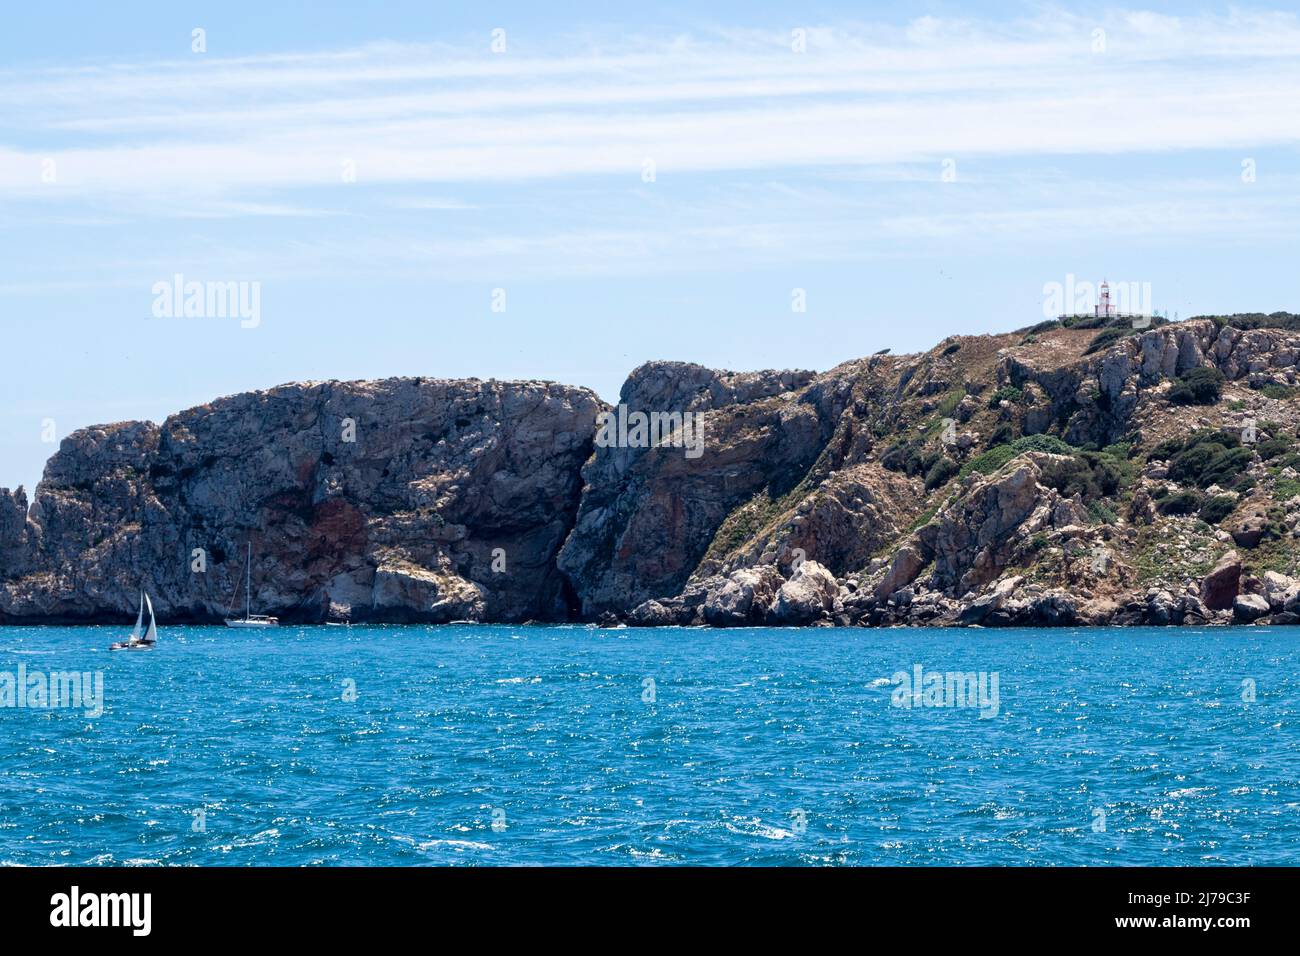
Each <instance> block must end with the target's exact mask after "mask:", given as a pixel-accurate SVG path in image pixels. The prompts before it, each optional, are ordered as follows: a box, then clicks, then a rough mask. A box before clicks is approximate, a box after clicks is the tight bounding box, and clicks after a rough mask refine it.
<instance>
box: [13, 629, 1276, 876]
mask: <svg viewBox="0 0 1300 956" xmlns="http://www.w3.org/2000/svg"><path fill="white" fill-rule="evenodd" d="M125 630H126V628H125V627H123V628H102V627H101V628H84V627H45V628H13V627H7V628H0V684H2V683H3V673H7V674H10V675H13V676H12V677H11V685H12V682H13V681H14V680H16V679H17V675H18V673H19V668H20V665H21V666H22V670H23V672H24V674H25V680H27V681H31V680H33V677H32V675H33V674H36V675H45V676H46V677H47V678H48V675H50V674H53V673H55V672H71V671H76V672H88V673H90V674H92V675H93V674H94V673H95V672H100V673H102V676H103V701H102V706H103V713H102V714H101V715H99V716H88V715H87V713H86V710H85V709H84V708H75V709H73V708H60V709H50V708H40V707H21V708H20V707H16V706H5V707H0V862H3V863H6V864H144V865H147V864H159V863H164V864H205V865H206V864H218V865H248V864H254V865H256V864H281V865H298V864H402V865H406V864H413V865H420V864H474V865H503V864H513V865H521V864H522V865H534V864H761V865H767V864H809V865H820V864H855V865H874V864H918V865H938V864H1012V865H1020V864H1036V865H1037V864H1059V865H1065V864H1155V865H1161V864H1192V865H1196V864H1206V865H1211V864H1290V863H1293V862H1296V859H1297V852H1298V851H1297V847H1300V653H1298V652H1297V648H1298V647H1300V631H1297V630H1295V629H1288V628H1262V627H1260V628H1235V629H1228V628H1219V629H1207V630H1176V629H1168V630H1161V629H1127V630H1055V631H1045V630H1039V631H1027V630H1005V631H993V630H987V631H974V630H965V631H939V630H924V629H919V630H918V629H911V630H908V629H898V630H826V629H814V630H773V629H752V630H730V631H719V630H703V629H656V630H635V629H619V630H601V629H596V628H589V627H581V626H571V627H569V626H557V627H541V626H529V627H500V626H472V625H452V626H445V627H282V628H279V629H276V630H267V631H238V630H231V629H226V628H216V627H165V626H164V628H163V629H162V633H161V643H160V645H159V646H158V648H157V649H156V650H155V651H152V652H148V653H110V652H109V651H108V650H107V648H108V644H109V643H110V641H112V640H115V639H118V638H119V637H121V636H122V633H123V632H125ZM917 665H920V666H921V667H922V668H923V672H924V673H932V672H949V671H951V672H973V673H976V674H978V673H981V672H982V673H983V674H984V675H985V678H986V683H985V687H986V689H991V687H992V683H991V680H988V679H989V678H992V677H993V676H994V675H996V677H997V688H998V699H997V707H996V715H993V714H992V710H993V709H994V708H992V707H989V706H985V707H984V708H983V710H981V709H980V708H978V707H962V706H933V707H931V706H912V707H903V706H897V705H896V702H895V698H896V697H898V698H900V699H901V698H902V697H903V696H904V695H903V694H902V693H901V692H899V693H898V694H896V693H895V692H896V688H897V684H896V683H895V682H894V680H893V677H894V675H895V674H897V673H899V672H903V673H906V674H908V675H909V677H910V676H911V675H912V674H914V673H915V671H914V668H915V667H916V666H917ZM36 680H37V681H38V682H39V680H40V677H39V676H38V677H37V678H36ZM91 683H92V685H93V679H92V681H91ZM1252 698H1253V699H1252ZM30 699H31V698H26V699H25V702H26V701H27V700H30ZM908 700H909V702H915V701H916V700H917V698H912V697H910V696H908ZM936 701H938V699H937V698H936ZM938 702H940V703H942V702H944V701H938ZM948 702H949V703H952V701H948ZM958 702H960V701H958ZM968 702H969V701H968ZM6 703H16V698H15V695H14V694H10V695H9V697H8V699H7V701H6ZM984 703H985V704H986V705H987V704H989V701H988V700H987V699H985V701H984Z"/></svg>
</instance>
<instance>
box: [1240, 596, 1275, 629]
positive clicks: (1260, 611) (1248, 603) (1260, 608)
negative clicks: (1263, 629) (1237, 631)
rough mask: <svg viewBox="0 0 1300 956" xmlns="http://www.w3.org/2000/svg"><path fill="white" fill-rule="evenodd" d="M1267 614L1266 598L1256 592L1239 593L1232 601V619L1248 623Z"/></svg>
mask: <svg viewBox="0 0 1300 956" xmlns="http://www.w3.org/2000/svg"><path fill="white" fill-rule="evenodd" d="M1266 614H1268V600H1267V599H1266V598H1264V597H1262V596H1261V595H1258V594H1239V595H1237V596H1236V597H1235V598H1234V599H1233V601H1232V619H1233V620H1234V621H1236V622H1237V623H1238V624H1249V623H1251V622H1252V621H1256V620H1258V619H1259V618H1261V617H1264V616H1265V615H1266Z"/></svg>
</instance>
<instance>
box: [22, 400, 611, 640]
mask: <svg viewBox="0 0 1300 956" xmlns="http://www.w3.org/2000/svg"><path fill="white" fill-rule="evenodd" d="M603 407H604V406H603V405H602V404H601V403H600V401H599V400H598V399H597V398H596V397H595V396H594V395H593V394H592V393H591V392H590V391H588V390H586V389H580V388H569V387H564V386H558V385H553V384H548V383H542V382H512V383H501V382H480V381H477V380H469V381H461V382H446V381H435V380H431V379H388V380H384V381H378V382H326V383H306V384H295V385H286V386H282V387H280V388H274V389H270V390H268V391H263V392H250V393H246V394H242V395H236V396H232V397H230V398H224V399H220V400H218V401H215V402H212V403H210V404H208V405H203V406H200V407H198V408H193V409H190V410H188V411H185V412H181V413H180V414H177V415H174V416H172V417H171V418H169V419H168V420H167V421H166V422H164V423H163V424H162V426H161V427H159V426H156V425H153V424H151V423H147V422H128V423H123V424H117V425H107V426H100V427H96V428H89V429H83V430H82V431H79V432H76V433H74V434H72V435H70V436H68V437H67V438H65V439H64V440H63V443H62V445H61V447H60V449H59V451H58V453H56V454H55V455H54V457H53V458H51V459H50V461H49V463H48V465H47V466H46V470H45V475H44V478H43V479H42V481H41V483H40V486H39V487H38V489H37V492H36V497H35V502H34V505H33V507H32V509H31V513H30V515H29V516H28V519H27V522H26V527H25V528H24V529H23V532H22V533H21V534H20V533H18V532H17V531H16V530H15V528H14V524H15V522H16V520H17V519H16V515H15V510H16V506H15V501H16V499H15V498H14V497H13V496H8V495H7V494H6V495H5V496H3V497H0V568H2V569H3V570H0V582H2V583H0V620H6V621H8V620H16V621H21V620H24V619H33V618H37V619H62V620H111V619H113V618H114V616H116V617H118V618H119V619H120V618H122V617H125V616H129V615H131V614H134V611H135V606H136V601H137V594H138V589H139V588H140V587H142V586H143V587H144V588H146V589H147V590H148V591H149V593H150V594H151V596H152V597H153V601H154V605H155V607H157V609H158V611H159V614H160V615H161V616H164V617H166V618H167V619H169V620H173V621H176V620H184V619H191V620H214V619H219V618H221V617H223V616H225V615H227V614H229V613H230V611H231V609H232V603H238V604H239V605H240V606H241V607H240V609H241V610H242V604H243V597H242V594H241V595H240V596H239V598H238V600H237V601H235V602H232V597H234V595H235V588H236V586H237V585H241V586H242V581H243V577H244V557H245V553H246V547H247V545H248V543H250V542H251V544H252V551H253V566H252V578H253V595H252V598H253V601H252V603H253V606H254V609H255V610H256V611H258V612H261V613H270V614H278V615H280V616H282V617H286V618H288V619H291V620H293V619H297V620H308V621H314V620H322V619H323V618H324V617H325V616H326V615H327V614H332V615H334V616H341V615H342V614H344V613H346V614H347V615H348V616H349V617H350V618H351V619H352V620H354V621H364V620H386V621H434V622H436V621H446V620H453V619H457V618H482V617H486V618H491V619H494V620H523V619H527V618H540V619H563V618H564V617H566V616H567V614H568V612H569V608H568V604H567V602H566V600H565V597H564V595H565V591H564V584H563V579H562V578H561V576H560V575H559V573H558V571H557V570H556V568H555V555H556V553H557V552H558V551H559V548H560V546H561V544H562V543H563V541H564V538H565V536H566V535H567V533H568V531H569V528H570V527H571V525H572V521H573V516H574V514H575V513H576V511H577V507H578V498H579V495H580V493H581V485H580V480H579V468H580V467H581V464H582V462H583V461H584V460H585V459H586V458H587V457H588V456H589V455H590V452H591V442H592V425H593V423H594V421H595V417H596V414H597V413H598V412H599V411H600V410H601V409H602V408H603ZM24 541H26V542H39V548H37V549H36V551H35V554H32V553H31V550H30V549H29V550H28V551H26V552H24V548H27V547H28V545H27V544H25V543H24ZM23 554H26V557H25V558H24V557H22V555H23ZM15 555H19V557H18V558H15ZM331 608H333V610H331Z"/></svg>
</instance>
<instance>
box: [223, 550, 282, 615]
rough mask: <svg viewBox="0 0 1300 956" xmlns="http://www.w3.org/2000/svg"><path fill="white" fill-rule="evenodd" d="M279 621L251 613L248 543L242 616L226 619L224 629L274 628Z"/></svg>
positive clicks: (250, 566)
mask: <svg viewBox="0 0 1300 956" xmlns="http://www.w3.org/2000/svg"><path fill="white" fill-rule="evenodd" d="M279 623H280V619H279V618H276V617H271V616H270V615H269V614H254V613H253V542H251V541H250V542H248V559H247V561H246V562H245V565H244V616H243V617H242V618H238V617H237V618H226V627H276V626H278V625H279Z"/></svg>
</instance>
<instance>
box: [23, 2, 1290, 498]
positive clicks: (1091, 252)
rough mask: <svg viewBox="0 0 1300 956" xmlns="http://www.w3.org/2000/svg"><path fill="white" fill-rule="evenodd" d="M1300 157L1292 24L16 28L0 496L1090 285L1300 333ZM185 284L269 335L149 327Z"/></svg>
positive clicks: (907, 346)
mask: <svg viewBox="0 0 1300 956" xmlns="http://www.w3.org/2000/svg"><path fill="white" fill-rule="evenodd" d="M783 6H784V7H785V9H782V7H783ZM794 11H797V13H796V12H794ZM196 28H202V29H203V30H204V31H205V34H204V39H205V45H206V50H205V51H203V52H194V50H193V48H192V47H193V39H192V36H193V33H192V31H193V30H194V29H196ZM494 30H503V31H504V49H499V50H498V51H494V50H493V48H492V44H493V31H494ZM796 31H802V32H796ZM497 36H498V39H499V38H500V36H501V35H500V34H498V35H497ZM498 47H500V43H499V42H498ZM1298 141H1300V20H1297V17H1296V16H1295V15H1294V14H1293V13H1290V12H1286V11H1284V10H1281V9H1279V8H1278V7H1274V6H1269V5H1263V6H1234V7H1227V6H1215V5H1182V4H1160V5H1158V6H1157V5H1154V4H1152V5H1147V6H1136V7H1113V6H1106V5H1086V6H1080V5H1070V4H1066V5H1055V4H1053V5H1046V4H977V5H971V4H934V5H925V4H916V3H909V4H863V3H854V4H847V3H845V4H837V3H829V4H828V3H821V4H812V5H806V4H801V5H798V6H794V5H789V4H785V5H777V4H764V3H757V4H755V3H743V4H742V3H733V4H714V5H710V6H709V7H708V8H707V9H705V8H703V7H702V5H700V4H697V3H693V4H676V5H675V4H672V3H668V4H655V5H654V7H653V9H652V8H651V7H649V6H647V5H626V6H625V8H624V9H622V10H620V9H618V8H617V7H614V6H611V5H608V4H580V5H574V4H568V5H548V6H545V7H544V8H543V6H542V5H536V4H518V5H514V4H501V5H494V6H485V5H474V6H473V7H472V8H471V7H470V6H469V5H465V6H460V7H457V6H453V5H450V4H447V5H442V4H430V3H427V2H424V3H392V4H385V5H383V9H382V10H373V9H368V8H365V7H364V5H357V4H351V3H349V4H334V3H314V2H313V3H306V2H303V3H287V4H274V5H272V4H250V3H241V2H226V3H221V4H212V5H187V6H186V7H185V8H184V9H180V5H176V4H172V3H134V4H132V3H127V4H123V5H120V6H117V5H115V6H114V7H113V8H112V9H110V8H108V7H107V6H106V5H99V4H59V5H52V4H46V5H24V6H23V8H22V9H10V10H7V11H6V28H5V30H4V31H3V32H2V33H0V253H2V254H0V307H2V308H0V323H2V325H0V332H2V333H3V343H4V344H3V346H2V347H0V356H3V359H2V361H3V365H4V374H3V377H2V378H0V486H10V487H12V486H14V485H17V484H24V485H26V486H27V487H28V489H29V490H30V489H31V488H32V486H33V485H34V484H35V481H36V480H37V479H38V478H39V476H40V472H41V469H42V467H43V465H44V461H45V459H46V458H47V457H48V456H49V454H50V453H51V452H52V451H53V450H54V448H55V445H54V444H51V443H49V442H46V441H43V440H42V439H43V438H45V437H49V434H50V432H51V431H53V432H54V437H55V439H56V440H57V439H60V438H62V437H63V436H64V435H66V434H67V433H68V432H70V431H72V430H74V429H76V428H79V427H83V426H85V425H88V424H94V423H99V422H107V421H119V420H123V419H131V418H150V419H153V420H155V421H161V420H162V419H163V418H164V417H165V416H166V415H167V414H169V413H171V412H174V411H177V410H179V409H182V408H185V407H188V406H191V405H195V404H199V403H201V402H204V401H207V400H209V399H211V398H214V397H216V396H219V395H225V394H230V393H233V392H237V391H242V390H245V389H251V388H263V387H269V386H272V385H275V384H279V383H282V382H286V381H294V380H303V379H327V378H345V379H347V378H374V377H384V376H390V375H427V376H436V377H461V376H479V377H482V378H488V377H496V378H548V379H557V380H561V381H565V382H572V383H576V384H583V385H589V386H591V387H592V388H594V389H596V390H597V391H598V392H599V393H600V394H601V395H603V396H604V397H605V398H607V399H612V398H614V397H615V396H616V395H617V392H618V388H619V386H620V384H621V383H622V381H623V379H624V377H625V376H626V374H627V373H628V372H629V371H630V370H631V369H632V368H634V367H635V366H636V365H638V364H639V363H641V362H642V361H645V360H647V359H652V358H673V359H683V360H691V361H697V362H701V363H704V364H707V365H711V366H715V367H726V368H738V369H749V368H771V367H791V366H795V367H803V368H815V369H824V368H828V367H830V366H832V365H834V364H836V363H838V362H841V361H844V360H847V359H851V358H855V357H859V356H862V355H865V354H868V353H870V352H874V351H876V350H877V349H881V348H885V347H890V348H893V349H894V350H895V351H912V350H919V349H925V348H928V347H929V346H931V345H932V344H934V343H935V342H937V341H938V340H940V339H942V338H943V337H944V336H946V335H949V334H952V333H955V332H960V333H980V332H988V331H1002V330H1006V329H1010V328H1016V327H1020V326H1024V325H1029V324H1031V323H1033V322H1035V321H1038V320H1039V319H1040V318H1041V317H1042V314H1043V301H1044V293H1043V288H1044V285H1045V284H1046V283H1051V282H1060V283H1064V282H1065V281H1066V276H1067V275H1069V274H1073V275H1075V276H1077V277H1079V278H1080V279H1081V280H1082V279H1086V280H1090V281H1097V280H1099V279H1101V278H1102V277H1103V276H1104V277H1108V278H1110V279H1111V280H1112V281H1116V280H1120V281H1134V282H1149V283H1150V284H1151V290H1152V304H1153V306H1154V307H1155V309H1156V310H1158V311H1161V312H1165V313H1168V314H1169V315H1170V316H1171V317H1172V316H1174V315H1175V314H1177V315H1180V316H1182V317H1186V316H1187V315H1191V314H1196V313H1205V312H1226V311H1257V310H1262V311H1272V310H1276V309H1292V310H1300V302H1298V301H1297V299H1298V298H1300V296H1298V295H1297V282H1296V278H1295V275H1296V268H1295V259H1296V253H1297V245H1298V244H1297V241H1296V234H1297V228H1300V227H1298V226H1297V223H1300V215H1297V213H1300V209H1297V206H1300V190H1298V189H1297V186H1298V185H1300V156H1297V150H1296V146H1297V142H1298ZM1243 164H1246V166H1243ZM1246 168H1249V169H1250V170H1253V175H1243V170H1244V169H1246ZM650 169H653V176H649V175H648V170H650ZM945 173H946V175H945ZM178 273H179V274H182V275H183V276H184V277H185V278H186V280H191V281H201V282H232V281H233V282H247V283H254V282H255V283H258V284H259V288H260V295H261V309H260V322H259V323H258V324H257V326H256V327H255V328H241V325H240V322H239V320H238V319H235V318H229V317H224V318H223V317H204V318H189V319H185V318H157V317H155V316H154V315H153V314H152V311H151V307H152V304H153V300H154V295H153V292H152V289H153V287H154V285H155V284H156V283H158V282H160V281H171V279H172V277H173V276H174V275H176V274H178ZM496 289H503V290H505V303H506V307H505V311H504V312H500V311H493V309H492V302H493V291H494V290H496ZM795 289H802V290H804V294H805V296H806V302H807V311H806V312H801V313H798V312H794V311H792V309H791V299H792V291H793V290H795ZM51 422H52V426H51Z"/></svg>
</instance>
